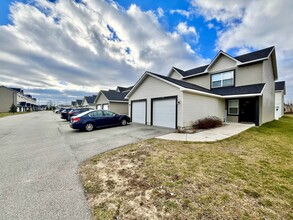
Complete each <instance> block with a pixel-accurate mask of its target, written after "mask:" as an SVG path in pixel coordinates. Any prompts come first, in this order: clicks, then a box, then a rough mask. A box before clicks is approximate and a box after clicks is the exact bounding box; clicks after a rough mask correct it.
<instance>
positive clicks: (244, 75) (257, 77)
mask: <svg viewBox="0 0 293 220" xmlns="http://www.w3.org/2000/svg"><path fill="white" fill-rule="evenodd" d="M262 70H263V68H262V62H260V63H255V64H250V65H245V66H239V67H237V68H236V71H235V86H244V85H250V84H257V83H262V82H263V80H262Z"/></svg>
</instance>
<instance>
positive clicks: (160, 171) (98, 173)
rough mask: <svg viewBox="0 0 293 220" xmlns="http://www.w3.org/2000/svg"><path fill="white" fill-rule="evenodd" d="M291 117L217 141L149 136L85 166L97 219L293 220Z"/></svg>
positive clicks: (86, 185)
mask: <svg viewBox="0 0 293 220" xmlns="http://www.w3.org/2000/svg"><path fill="white" fill-rule="evenodd" d="M292 161H293V117H284V118H282V119H281V120H280V121H277V122H272V123H268V124H266V125H263V126H262V127H259V128H252V129H250V130H248V131H246V132H244V133H242V134H240V135H238V136H235V137H232V138H230V139H227V140H224V141H220V142H215V143H190V142H174V141H164V140H156V139H152V140H148V141H144V142H140V143H137V144H133V145H129V146H127V147H124V148H121V149H118V150H115V151H112V152H108V153H105V154H102V155H98V156H96V157H94V158H92V159H91V160H89V161H87V162H86V163H84V164H83V165H82V167H81V169H80V175H81V179H82V181H83V184H84V188H85V192H86V194H87V197H88V201H89V204H90V206H91V207H92V211H93V216H94V218H95V219H293V209H292V207H293V162H292Z"/></svg>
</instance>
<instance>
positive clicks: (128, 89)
mask: <svg viewBox="0 0 293 220" xmlns="http://www.w3.org/2000/svg"><path fill="white" fill-rule="evenodd" d="M132 88H133V86H130V87H122V86H117V88H116V91H117V92H124V93H125V92H126V93H128V92H129V91H130V90H131V89H132Z"/></svg>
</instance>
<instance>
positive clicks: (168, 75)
mask: <svg viewBox="0 0 293 220" xmlns="http://www.w3.org/2000/svg"><path fill="white" fill-rule="evenodd" d="M172 70H174V71H175V72H176V73H178V74H179V75H180V76H181V78H184V77H183V76H182V75H181V73H179V72H178V71H177V70H176V69H174V67H172V69H171V71H170V73H169V75H168V77H170V75H171V72H172Z"/></svg>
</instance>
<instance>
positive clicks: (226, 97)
mask: <svg viewBox="0 0 293 220" xmlns="http://www.w3.org/2000/svg"><path fill="white" fill-rule="evenodd" d="M254 96H262V93H253V94H243V95H227V96H222V98H223V99H230V98H245V97H254Z"/></svg>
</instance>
